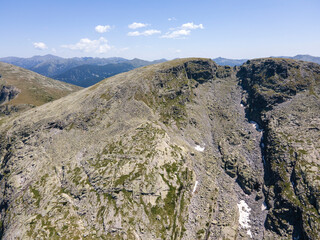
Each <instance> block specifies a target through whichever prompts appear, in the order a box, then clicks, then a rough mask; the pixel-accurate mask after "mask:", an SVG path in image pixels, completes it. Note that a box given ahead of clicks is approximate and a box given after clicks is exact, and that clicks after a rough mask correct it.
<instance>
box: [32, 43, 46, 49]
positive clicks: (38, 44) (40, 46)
mask: <svg viewBox="0 0 320 240" xmlns="http://www.w3.org/2000/svg"><path fill="white" fill-rule="evenodd" d="M33 47H34V48H35V49H39V50H45V49H47V48H48V47H47V45H46V44H45V43H43V42H34V43H33Z"/></svg>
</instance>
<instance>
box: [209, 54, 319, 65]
mask: <svg viewBox="0 0 320 240" xmlns="http://www.w3.org/2000/svg"><path fill="white" fill-rule="evenodd" d="M272 58H289V59H295V60H302V61H307V62H314V63H318V64H320V57H314V56H310V55H296V56H294V57H288V56H280V57H272ZM248 60H249V59H228V58H222V57H218V58H213V61H215V62H216V63H217V64H219V65H222V66H225V65H229V66H232V67H233V66H240V65H242V64H243V63H245V62H246V61H248Z"/></svg>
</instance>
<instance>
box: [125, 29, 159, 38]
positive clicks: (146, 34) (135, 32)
mask: <svg viewBox="0 0 320 240" xmlns="http://www.w3.org/2000/svg"><path fill="white" fill-rule="evenodd" d="M160 33H161V31H159V30H156V29H149V30H146V31H143V32H139V31H134V32H128V36H130V37H137V36H151V35H154V34H160Z"/></svg>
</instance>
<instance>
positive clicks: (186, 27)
mask: <svg viewBox="0 0 320 240" xmlns="http://www.w3.org/2000/svg"><path fill="white" fill-rule="evenodd" d="M181 28H182V29H198V28H200V29H203V28H204V27H203V25H202V24H199V25H196V24H194V23H193V22H190V23H185V24H182V26H181Z"/></svg>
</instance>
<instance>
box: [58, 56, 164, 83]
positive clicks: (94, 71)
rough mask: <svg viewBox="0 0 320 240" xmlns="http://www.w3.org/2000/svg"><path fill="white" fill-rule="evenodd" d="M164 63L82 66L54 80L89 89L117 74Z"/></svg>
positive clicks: (134, 60)
mask: <svg viewBox="0 0 320 240" xmlns="http://www.w3.org/2000/svg"><path fill="white" fill-rule="evenodd" d="M164 61H165V60H158V61H152V62H149V61H144V60H140V59H133V60H129V61H126V62H120V63H110V64H106V65H103V66H99V65H82V66H78V67H74V68H71V69H69V70H67V71H65V72H64V73H62V74H59V75H57V76H53V78H54V79H57V80H60V81H63V82H67V83H71V84H74V85H77V86H81V87H89V86H92V85H94V84H96V83H98V82H100V81H101V80H103V79H105V78H108V77H111V76H114V75H116V74H119V73H123V72H128V71H130V70H133V69H135V68H138V67H143V66H147V65H150V64H155V63H159V62H164Z"/></svg>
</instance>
